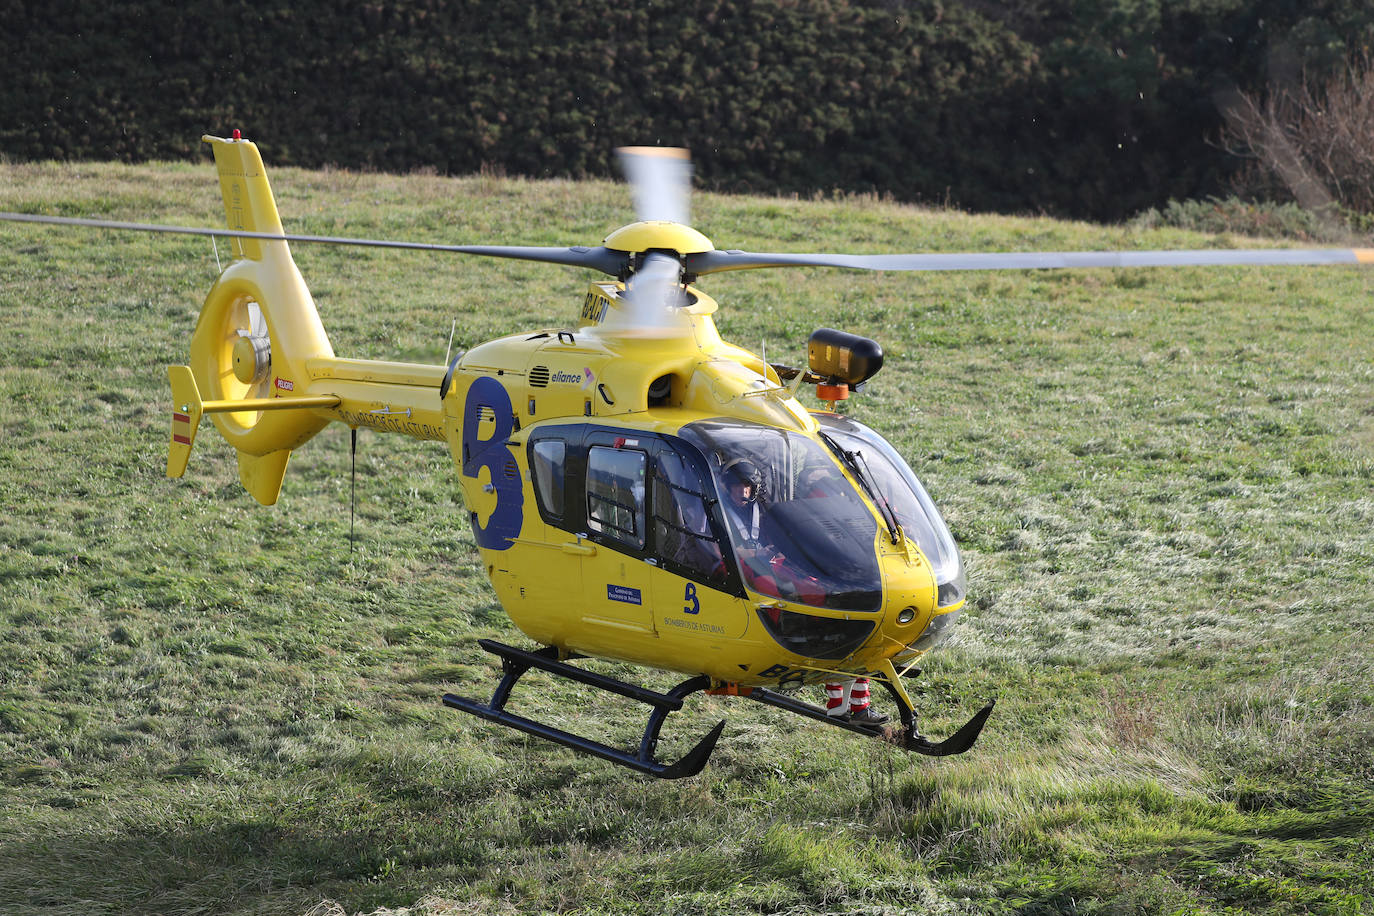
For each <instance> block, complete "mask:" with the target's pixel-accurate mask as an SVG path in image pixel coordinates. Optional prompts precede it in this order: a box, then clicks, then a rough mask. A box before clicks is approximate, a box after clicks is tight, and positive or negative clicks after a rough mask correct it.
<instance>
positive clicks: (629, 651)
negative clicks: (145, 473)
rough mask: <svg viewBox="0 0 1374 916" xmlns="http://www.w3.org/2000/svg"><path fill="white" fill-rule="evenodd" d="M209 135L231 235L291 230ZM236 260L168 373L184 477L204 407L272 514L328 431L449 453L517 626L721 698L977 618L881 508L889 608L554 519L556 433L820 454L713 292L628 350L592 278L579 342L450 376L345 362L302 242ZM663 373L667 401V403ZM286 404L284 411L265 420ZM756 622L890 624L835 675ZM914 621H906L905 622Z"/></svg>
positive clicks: (632, 240) (485, 360)
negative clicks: (723, 572)
mask: <svg viewBox="0 0 1374 916" xmlns="http://www.w3.org/2000/svg"><path fill="white" fill-rule="evenodd" d="M206 139H207V142H210V143H211V144H212V145H213V146H214V150H215V159H216V164H217V166H218V168H219V172H220V181H221V186H222V189H223V192H224V197H225V207H226V214H227V216H228V219H229V224H230V226H231V227H233V228H242V229H244V230H248V231H258V232H274V233H280V232H281V231H282V230H281V222H280V219H279V218H278V215H277V211H276V206H275V204H274V202H273V199H272V194H271V191H270V188H269V187H268V184H267V179H266V176H265V174H264V171H263V167H262V161H261V159H260V158H259V156H258V153H257V149H256V147H254V146H253V144H251V143H249V142H247V141H241V140H221V139H216V138H206ZM612 239H615V240H616V246H615V247H619V246H621V245H633V246H634V247H633V248H630V249H626V250H647V249H652V248H664V249H670V250H678V251H684V252H685V251H700V250H710V243H709V241H708V240H706V239H705V237H704V236H701V235H700V233H697V232H696V231H695V230H691V229H688V228H687V227H684V226H680V225H678V224H675V223H637V224H633V225H632V226H629V227H626V228H625V229H624V230H621V231H620V232H618V233H615V234H613V235H612V236H611V237H610V238H608V240H607V244H608V247H611V240H612ZM703 244H704V245H705V247H704V248H703V247H701V246H702V245H703ZM234 250H235V254H236V256H237V258H236V260H235V261H234V262H233V263H232V264H231V265H229V267H228V268H227V269H226V270H225V271H224V273H223V275H222V276H221V277H220V279H219V281H218V282H217V283H216V284H215V286H214V288H213V289H212V290H211V291H210V294H209V296H208V297H207V299H206V303H205V306H204V310H203V312H202V315H201V318H200V322H199V324H198V325H197V328H196V332H195V335H194V337H193V339H192V343H191V365H190V367H189V370H188V369H185V368H179V367H173V370H172V382H173V393H174V401H175V404H174V408H175V409H174V415H173V424H172V435H173V442H172V451H171V455H170V456H169V464H168V473H169V474H171V475H172V476H180V475H181V473H182V472H183V471H184V469H185V467H186V461H187V458H188V457H189V454H190V451H191V447H192V444H193V441H194V432H195V427H196V425H197V424H198V422H199V419H200V415H201V413H202V412H203V413H209V414H211V415H212V417H213V420H214V422H215V424H216V426H217V427H218V429H219V430H220V432H221V434H222V435H223V436H224V437H225V438H226V439H227V440H228V441H229V442H230V444H232V445H234V447H235V448H236V449H237V450H238V454H239V464H240V477H241V479H242V481H243V484H244V486H245V487H246V488H247V489H248V490H249V492H250V493H252V495H253V496H254V497H255V498H256V499H258V500H259V501H260V502H262V503H264V504H270V503H273V502H275V500H276V499H277V496H278V494H279V492H280V487H281V481H282V477H283V475H284V473H285V469H286V464H287V459H288V458H289V456H290V453H291V450H293V449H295V448H297V447H299V446H300V445H302V444H303V443H304V442H306V441H307V440H308V439H310V438H311V437H312V436H314V435H315V433H317V432H318V431H319V430H320V429H322V428H324V427H325V426H326V425H328V424H329V423H330V422H335V421H337V422H342V423H346V424H348V425H350V426H352V427H359V426H362V427H367V428H370V429H375V430H379V431H383V432H397V433H402V434H405V435H409V436H413V437H415V438H419V439H430V440H435V441H443V442H446V443H447V444H448V447H449V449H450V451H451V453H452V455H453V459H454V462H455V465H456V467H457V470H458V473H459V480H460V483H461V485H462V488H463V493H464V497H465V500H466V504H467V507H468V510H469V512H470V514H471V522H472V524H473V528H474V532H475V534H476V535H477V540H478V543H479V549H480V550H481V554H482V561H483V565H484V567H485V568H486V571H487V574H488V576H489V577H490V579H491V582H492V585H493V587H494V588H495V590H496V593H497V596H498V598H499V599H500V601H501V604H502V606H503V607H504V608H505V609H506V611H507V612H508V613H509V615H510V617H511V620H512V621H513V622H514V623H515V625H516V626H518V627H519V628H520V629H521V630H522V631H524V632H525V633H526V634H527V635H528V636H529V637H530V638H531V639H533V640H535V641H537V642H539V643H542V644H544V645H549V646H556V647H558V648H559V649H560V650H561V651H563V652H565V653H581V654H585V655H591V656H597V657H603V658H612V659H620V660H624V661H627V662H632V663H636V664H642V665H648V666H653V667H657V668H663V669H668V670H674V671H680V672H684V673H688V674H706V675H709V676H710V677H711V678H712V679H714V680H715V681H717V682H719V683H722V684H730V683H734V684H740V685H746V686H747V685H765V684H774V685H776V684H779V683H783V684H789V683H801V682H815V681H818V680H821V679H823V678H825V677H826V676H827V675H829V674H830V673H831V672H834V671H837V670H838V671H844V672H875V671H876V672H881V671H884V670H890V665H891V660H892V659H894V658H895V659H896V660H897V662H898V664H907V663H910V662H911V661H912V660H914V659H915V658H916V657H918V656H919V655H920V651H919V650H916V649H914V648H912V643H914V642H915V641H916V639H917V637H919V636H920V635H921V634H922V633H923V632H924V631H925V629H926V627H927V624H929V623H930V621H931V619H932V616H933V615H934V614H936V613H937V610H938V612H939V613H941V614H945V613H956V612H957V611H958V610H959V607H960V606H961V605H962V598H960V599H959V603H958V604H956V605H954V606H951V607H945V608H938V609H937V606H936V604H937V587H936V581H935V577H934V575H933V573H932V569H931V566H930V563H929V562H928V560H927V558H926V557H925V556H924V555H923V554H922V552H921V550H920V549H919V548H918V546H917V544H916V542H915V541H914V540H913V539H912V538H909V537H899V538H898V539H897V543H893V539H892V538H890V537H889V535H888V529H887V528H886V527H884V525H883V524H881V521H880V519H881V516H880V514H879V511H878V508H877V507H875V506H873V505H872V504H871V503H870V502H868V501H867V498H865V505H866V506H867V507H868V510H869V511H870V512H872V514H873V517H874V519H875V520H879V524H878V525H877V533H876V535H875V537H874V543H873V553H874V556H875V557H876V560H877V564H878V569H879V571H880V576H881V583H882V600H881V608H880V609H879V610H877V611H876V612H874V611H865V612H856V611H842V610H831V609H826V608H822V607H814V606H806V605H802V604H798V603H796V602H789V601H786V600H784V599H782V598H778V597H773V596H770V595H768V594H762V593H759V592H755V591H752V590H749V589H747V588H743V587H737V588H736V589H735V591H734V593H731V592H730V591H729V590H723V589H718V588H713V587H710V586H708V585H706V584H704V583H703V582H700V581H696V582H694V581H693V580H692V579H689V578H686V577H684V576H682V575H678V574H676V573H674V572H670V571H669V570H667V569H665V568H662V566H661V565H659V564H658V563H656V562H648V561H646V559H644V558H642V557H637V556H634V555H633V553H632V552H631V553H627V552H624V551H622V550H618V549H617V548H616V547H615V545H614V544H613V543H610V542H608V541H607V539H605V538H600V539H598V537H597V536H595V535H594V534H593V533H591V532H584V531H571V530H567V529H566V528H565V527H560V526H558V525H556V524H552V523H550V522H549V521H546V520H545V517H544V514H543V513H542V512H541V509H540V503H539V501H538V496H537V494H536V492H535V480H534V477H535V475H534V473H533V468H532V462H531V458H530V448H529V446H530V442H531V439H532V437H537V436H538V435H539V434H540V433H541V431H546V430H549V429H552V428H568V429H575V430H578V431H579V432H578V434H579V435H580V434H582V432H587V434H588V435H591V432H590V431H594V432H595V434H596V435H597V436H600V437H601V440H603V441H607V442H609V441H611V439H615V440H616V441H617V442H619V441H620V440H623V441H624V442H625V443H628V444H627V445H625V446H623V447H626V448H630V449H634V448H636V443H639V442H640V440H644V441H645V442H648V441H650V440H653V441H659V440H660V437H669V438H671V437H674V436H677V435H678V434H679V433H680V431H681V430H682V429H683V427H684V426H686V425H687V424H689V423H693V422H695V421H702V420H710V419H713V418H715V419H719V418H728V419H731V420H744V421H751V422H753V423H756V424H761V425H763V426H766V427H771V428H774V429H783V430H790V431H792V432H794V433H796V434H798V435H801V436H805V437H808V438H810V439H815V440H817V441H819V440H818V439H817V436H818V424H817V420H816V418H815V417H814V416H813V415H812V413H811V412H810V411H808V410H807V409H806V408H805V407H804V406H803V405H802V404H801V403H800V402H799V401H798V400H797V399H796V397H794V396H793V394H792V393H791V392H790V391H789V390H788V389H786V388H785V387H784V386H783V385H782V384H781V383H780V381H779V379H778V376H777V374H776V373H775V372H774V371H773V370H772V369H771V368H770V367H768V366H767V365H765V364H764V363H763V361H762V360H761V359H760V358H759V357H758V356H756V355H754V354H752V353H750V352H749V351H747V350H744V349H741V348H739V347H736V346H734V345H732V344H729V343H726V342H725V341H723V340H722V339H721V338H720V335H719V334H718V332H717V330H716V327H715V323H714V320H713V318H712V315H713V314H714V312H715V311H716V303H715V302H714V301H713V300H712V299H710V298H709V297H708V296H706V295H705V294H703V293H702V292H700V291H699V290H695V289H691V288H689V289H688V294H689V296H690V298H691V299H692V304H691V305H690V306H689V307H687V308H685V309H683V312H684V313H685V314H686V316H687V318H688V320H689V323H690V325H689V327H688V329H687V330H685V331H683V332H681V333H673V334H670V335H665V336H660V337H645V338H632V337H626V336H623V335H616V334H613V333H609V332H606V331H604V329H603V325H605V324H606V323H607V318H608V317H613V315H612V313H613V312H614V311H615V310H617V309H620V308H621V307H622V305H623V301H622V299H621V297H620V294H621V293H622V292H623V286H622V285H621V284H618V283H614V282H604V283H595V284H592V286H591V287H590V289H589V291H588V293H587V295H586V297H585V298H584V300H583V303H582V308H581V312H580V315H579V319H578V324H577V326H576V327H575V328H574V329H572V330H560V329H549V330H546V331H541V332H534V333H522V334H516V335H512V336H509V337H505V338H501V339H498V340H494V341H490V342H488V343H484V344H482V345H480V346H477V347H474V348H473V349H472V350H470V351H468V352H467V353H466V354H464V355H463V356H462V357H461V359H460V360H458V361H457V363H456V364H455V366H454V367H453V369H452V371H451V377H448V378H446V376H449V370H448V369H447V368H446V367H444V366H427V365H416V364H409V363H395V362H381V361H368V360H352V359H342V358H338V357H336V356H335V355H334V353H333V350H332V348H331V346H330V344H329V340H328V337H327V335H326V334H325V331H324V328H323V326H322V325H321V323H320V320H319V316H318V314H317V312H316V310H315V307H314V303H313V301H312V300H311V297H310V294H309V291H308V290H307V289H306V286H305V283H304V281H303V280H302V279H301V276H300V274H299V272H298V271H297V269H296V266H295V264H294V262H293V261H292V259H291V256H290V252H289V250H288V248H287V243H286V242H285V241H261V240H244V241H242V242H239V241H236V242H235V249H234ZM252 307H255V308H258V309H260V310H261V314H262V318H263V319H264V321H265V325H266V331H267V335H268V336H269V337H270V364H269V366H268V368H267V370H266V371H265V374H263V373H260V374H259V375H258V376H256V377H254V376H253V375H252V372H251V367H250V371H244V370H243V368H242V362H243V359H244V355H243V354H244V352H245V351H249V352H250V353H251V349H252V348H251V347H245V345H244V344H243V342H242V341H243V338H244V337H245V336H246V335H247V334H248V333H249V329H250V328H251V326H252V323H253V322H252V318H251V315H252V311H251V308H252ZM610 325H611V326H615V322H614V321H612V322H611V323H610ZM236 347H237V349H238V357H239V362H240V367H239V370H238V371H237V372H236V370H235V348H236ZM665 377H666V378H667V382H668V384H667V387H666V393H664V391H663V390H659V392H658V393H657V395H651V387H652V386H653V385H654V384H655V382H656V380H658V381H659V383H660V384H661V383H662V380H663V379H664V378H665ZM244 378H250V379H253V380H250V381H249V382H245V381H243V379H244ZM202 397H203V398H204V399H205V400H202ZM264 400H270V401H272V402H274V403H272V404H265V403H264ZM278 401H280V402H281V408H282V409H264V408H267V407H275V406H276V404H275V402H278ZM614 447H615V448H621V447H622V446H621V445H619V444H617V445H615V446H614ZM850 482H851V483H853V482H854V481H853V480H852V479H851V480H850ZM567 498H568V499H580V498H582V497H581V495H580V494H579V493H568V494H567ZM598 541H599V542H598ZM650 559H652V558H650ZM737 585H742V582H737ZM760 609H763V610H764V611H765V612H771V611H775V610H782V611H794V612H797V613H803V614H805V615H809V616H810V617H813V618H834V619H842V620H858V619H862V620H867V621H872V622H874V623H875V624H876V625H875V627H874V628H873V630H872V633H871V634H870V635H869V636H868V637H867V638H866V639H864V640H863V641H862V644H861V645H858V646H857V648H855V649H854V650H853V651H852V652H850V653H849V654H848V655H846V656H845V657H843V658H837V659H833V660H829V661H821V660H818V659H816V658H811V657H807V656H803V655H798V654H795V653H794V652H791V651H789V650H788V649H786V648H784V647H783V645H781V644H780V642H779V641H778V640H777V639H775V638H774V637H773V636H772V635H770V633H769V632H768V630H767V628H766V627H765V625H764V624H763V622H762V620H761V617H760ZM903 611H907V612H908V614H909V615H910V619H909V620H908V621H907V622H905V623H900V622H899V621H898V614H899V613H901V612H903Z"/></svg>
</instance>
